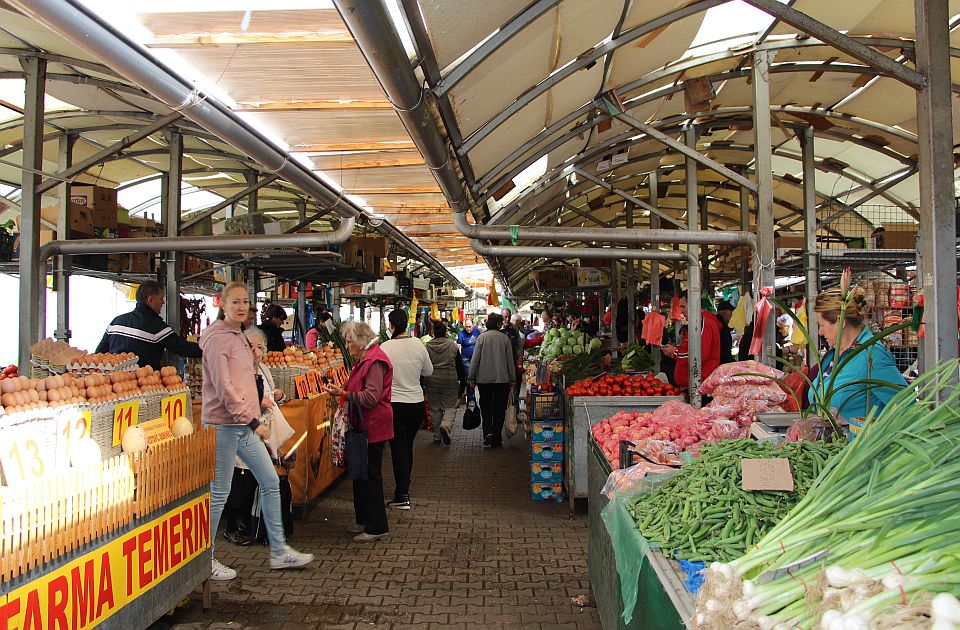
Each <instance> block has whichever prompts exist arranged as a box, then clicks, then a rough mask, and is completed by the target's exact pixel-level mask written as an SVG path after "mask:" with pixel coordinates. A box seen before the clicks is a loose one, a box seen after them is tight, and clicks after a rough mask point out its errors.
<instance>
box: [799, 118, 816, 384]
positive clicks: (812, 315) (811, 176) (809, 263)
mask: <svg viewBox="0 0 960 630" xmlns="http://www.w3.org/2000/svg"><path fill="white" fill-rule="evenodd" d="M798 139H799V140H800V149H801V150H802V151H803V213H804V223H803V235H804V241H805V245H806V247H805V250H806V251H805V258H806V260H805V264H804V267H805V271H806V287H805V289H806V290H805V292H804V293H805V297H806V305H805V307H804V308H806V310H807V332H808V333H809V334H810V339H811V340H812V341H813V345H812V346H811V347H809V348H807V365H809V366H810V367H813V366H814V365H817V363H818V362H819V361H820V353H819V352H818V351H817V350H818V348H819V342H820V337H819V334H818V326H817V314H816V312H815V311H814V307H815V306H816V299H817V293H819V291H820V286H819V285H820V277H819V271H818V267H819V263H820V256H819V254H818V253H817V228H818V227H819V226H818V225H817V183H816V174H817V168H816V163H815V161H814V156H815V155H816V150H815V147H814V133H813V127H805V128H804V130H803V132H802V133H801V134H800V135H799V137H798ZM808 343H809V342H808Z"/></svg>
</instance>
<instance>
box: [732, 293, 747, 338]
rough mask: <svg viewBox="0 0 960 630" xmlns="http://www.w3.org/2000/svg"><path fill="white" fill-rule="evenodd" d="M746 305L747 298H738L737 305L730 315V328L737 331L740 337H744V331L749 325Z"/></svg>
mask: <svg viewBox="0 0 960 630" xmlns="http://www.w3.org/2000/svg"><path fill="white" fill-rule="evenodd" d="M746 305H747V302H746V300H742V299H741V300H738V301H737V305H736V306H735V307H734V309H733V314H731V315H730V323H729V324H727V325H728V326H730V328H732V329H734V330H735V331H737V336H739V337H743V331H744V329H745V328H746V327H747V309H746Z"/></svg>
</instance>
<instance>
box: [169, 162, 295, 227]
mask: <svg viewBox="0 0 960 630" xmlns="http://www.w3.org/2000/svg"><path fill="white" fill-rule="evenodd" d="M277 179H278V177H277V176H276V175H267V176H266V177H264V178H263V179H261V180H259V181H257V182H255V183H253V184H250V185H248V186H247V187H246V188H244V189H243V190H241V191H240V192H238V193H237V194H235V195H230V196H229V197H227V198H226V199H224V200H223V201H221V202H220V203H218V204H217V205H215V206H213V207H211V208H207V209H206V210H204V211H203V212H201V213H200V214H198V215H196V216H194V217H190V220H189V221H184V222H183V223H182V224H181V225H180V229H181V230H186V229H188V228H189V227H191V226H193V225H196V224H197V223H199V222H201V221H203V220H204V219H206V218H207V217H212V216H213V215H215V214H216V213H218V212H220V211H221V210H223V209H224V208H226V207H228V206H229V205H230V204H232V203H236V202H237V201H240V200H241V199H243V198H244V197H248V196H249V195H251V194H253V193H254V192H256V191H258V190H260V189H261V188H263V187H264V186H269V185H270V184H272V183H273V182H275V181H277Z"/></svg>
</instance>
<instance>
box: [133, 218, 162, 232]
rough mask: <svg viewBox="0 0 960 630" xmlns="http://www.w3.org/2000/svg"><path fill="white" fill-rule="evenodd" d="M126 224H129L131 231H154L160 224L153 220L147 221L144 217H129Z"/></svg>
mask: <svg viewBox="0 0 960 630" xmlns="http://www.w3.org/2000/svg"><path fill="white" fill-rule="evenodd" d="M127 223H129V224H130V228H131V229H133V228H137V229H141V230H156V229H158V228H159V227H160V224H159V223H157V222H156V221H154V220H153V219H147V218H144V217H130V220H129V221H128V222H127Z"/></svg>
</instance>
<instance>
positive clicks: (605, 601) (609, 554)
mask: <svg viewBox="0 0 960 630" xmlns="http://www.w3.org/2000/svg"><path fill="white" fill-rule="evenodd" d="M588 448H589V455H590V456H589V458H588V465H589V470H590V476H589V480H590V496H589V501H588V516H587V519H588V520H587V529H588V536H589V542H588V546H587V553H588V568H589V573H590V589H591V591H592V592H593V598H594V600H595V601H596V604H597V611H598V612H599V614H600V621H601V622H602V623H603V627H604V628H605V629H606V630H611V629H614V628H616V629H618V630H619V629H630V630H634V629H636V630H639V629H641V628H642V629H644V630H676V629H677V628H683V627H684V623H685V622H686V621H687V620H689V619H690V617H691V616H692V615H693V612H694V609H695V605H694V600H693V596H692V595H691V594H690V593H689V592H687V590H686V589H685V588H684V586H683V574H682V572H681V570H680V567H679V565H678V564H677V563H676V562H675V561H673V560H670V559H668V558H666V557H665V556H664V555H663V554H661V553H660V552H657V551H650V550H648V551H647V552H646V560H645V562H644V563H643V566H642V568H641V569H640V576H639V579H638V583H637V585H636V588H637V604H636V607H635V609H634V613H633V619H632V620H631V621H630V623H629V624H625V623H624V622H623V617H622V614H623V600H622V598H621V595H620V592H621V583H620V575H619V573H618V571H617V563H616V560H615V558H614V551H613V544H612V542H611V540H610V536H609V534H608V533H607V529H606V527H605V526H604V523H603V520H601V518H600V511H601V510H602V509H603V508H604V507H605V506H606V505H607V503H608V501H607V498H606V497H605V496H603V494H601V492H600V491H601V489H602V488H603V484H604V482H605V481H606V479H607V477H608V476H609V474H610V471H611V468H610V464H609V463H608V462H607V460H606V458H605V457H604V456H603V453H602V452H601V451H600V448H599V447H598V446H597V444H596V442H595V441H594V440H593V437H590V438H589V440H588ZM638 535H639V534H638Z"/></svg>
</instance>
